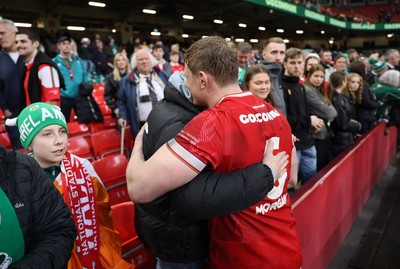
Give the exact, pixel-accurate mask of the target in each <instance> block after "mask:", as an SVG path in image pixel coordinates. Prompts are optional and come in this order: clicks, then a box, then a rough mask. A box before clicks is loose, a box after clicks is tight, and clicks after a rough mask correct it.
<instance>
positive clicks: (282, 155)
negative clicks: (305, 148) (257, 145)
mask: <svg viewBox="0 0 400 269" xmlns="http://www.w3.org/2000/svg"><path fill="white" fill-rule="evenodd" d="M273 150H274V141H272V140H269V141H268V143H267V147H266V149H265V153H264V158H263V164H265V165H267V166H269V168H271V170H272V174H273V175H274V182H275V181H276V180H277V179H278V178H280V177H281V176H282V175H283V174H284V173H285V172H286V166H287V165H288V163H289V155H287V154H286V152H284V151H282V152H279V153H278V154H276V155H274V154H273V153H272V151H273Z"/></svg>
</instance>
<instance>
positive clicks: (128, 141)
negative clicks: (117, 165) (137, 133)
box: [124, 125, 135, 152]
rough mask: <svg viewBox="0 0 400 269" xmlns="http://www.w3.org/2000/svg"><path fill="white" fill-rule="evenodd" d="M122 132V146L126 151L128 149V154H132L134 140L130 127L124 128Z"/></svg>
mask: <svg viewBox="0 0 400 269" xmlns="http://www.w3.org/2000/svg"><path fill="white" fill-rule="evenodd" d="M124 130H125V132H124V145H125V147H126V148H127V149H129V152H132V149H133V145H134V142H135V138H134V137H133V136H132V132H131V127H130V126H129V125H128V126H126V127H125V128H124Z"/></svg>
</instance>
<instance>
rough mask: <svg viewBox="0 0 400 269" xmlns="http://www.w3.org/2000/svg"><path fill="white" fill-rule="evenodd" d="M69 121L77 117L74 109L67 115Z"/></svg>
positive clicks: (75, 119) (76, 119)
mask: <svg viewBox="0 0 400 269" xmlns="http://www.w3.org/2000/svg"><path fill="white" fill-rule="evenodd" d="M69 121H78V117H77V116H76V113H75V109H72V110H71V114H70V115H69Z"/></svg>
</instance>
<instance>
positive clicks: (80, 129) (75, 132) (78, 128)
mask: <svg viewBox="0 0 400 269" xmlns="http://www.w3.org/2000/svg"><path fill="white" fill-rule="evenodd" d="M67 126H68V135H69V136H70V137H72V136H82V135H90V131H89V127H88V126H87V125H86V124H85V123H79V122H77V121H73V122H68V123H67Z"/></svg>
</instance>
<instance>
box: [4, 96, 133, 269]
mask: <svg viewBox="0 0 400 269" xmlns="http://www.w3.org/2000/svg"><path fill="white" fill-rule="evenodd" d="M8 123H9V124H12V123H14V124H16V125H17V126H18V129H19V131H20V134H21V135H20V139H21V143H22V146H23V147H24V148H26V149H27V150H28V151H29V152H30V153H31V155H32V156H33V158H35V160H36V161H37V162H38V163H39V165H40V166H41V167H42V168H43V170H44V171H45V172H46V173H47V175H48V176H49V177H50V179H52V180H53V181H54V185H55V186H56V188H57V189H58V190H59V192H60V193H61V194H62V196H63V198H64V201H65V203H66V204H67V205H68V206H69V208H70V209H71V214H72V218H73V220H74V222H75V225H76V228H77V231H78V237H77V238H76V240H75V248H74V249H73V251H72V254H71V259H70V260H69V263H68V268H71V269H72V268H122V269H125V268H133V265H132V264H129V263H128V262H126V261H124V260H123V259H122V258H121V242H120V240H121V239H120V236H119V234H118V232H117V231H115V229H114V226H113V220H112V217H111V212H110V211H111V208H110V205H109V204H108V194H107V191H106V189H105V188H104V186H103V183H102V182H101V180H100V178H99V176H98V175H97V173H96V171H95V170H94V168H93V165H92V164H91V163H90V162H89V161H88V160H86V159H83V158H80V157H78V156H75V155H74V154H71V153H70V152H68V150H67V148H68V129H67V123H66V120H65V117H64V115H63V114H62V112H61V109H60V108H59V107H57V106H54V105H50V104H47V103H42V102H38V103H33V104H31V105H29V106H27V107H26V108H25V109H24V110H23V111H22V112H21V114H20V115H19V116H18V118H16V119H14V122H11V121H9V122H8ZM83 220H85V221H83ZM93 265H95V267H93Z"/></svg>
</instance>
